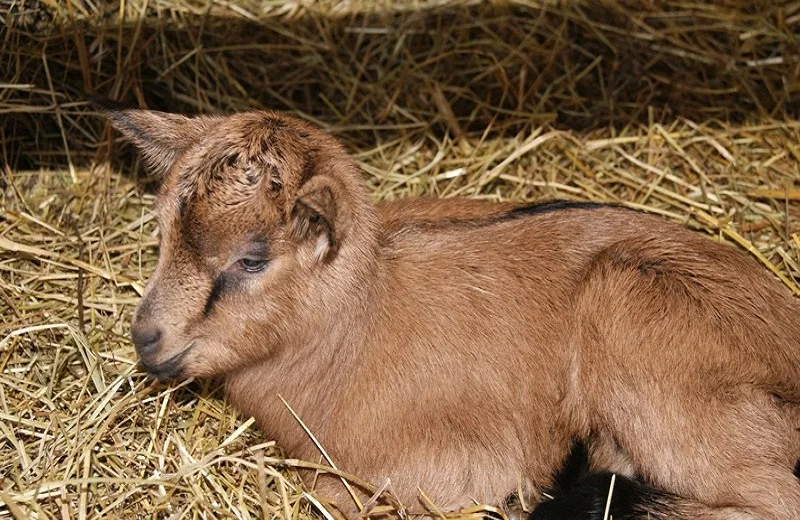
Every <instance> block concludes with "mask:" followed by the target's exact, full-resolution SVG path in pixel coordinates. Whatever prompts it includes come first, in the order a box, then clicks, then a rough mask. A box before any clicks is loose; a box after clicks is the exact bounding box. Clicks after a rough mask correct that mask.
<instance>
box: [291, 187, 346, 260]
mask: <svg viewBox="0 0 800 520" xmlns="http://www.w3.org/2000/svg"><path fill="white" fill-rule="evenodd" d="M344 198H345V194H344V186H343V185H342V183H341V182H340V181H338V180H336V179H333V178H331V177H328V176H327V175H317V176H315V177H312V178H311V179H310V180H309V181H308V182H306V183H305V184H304V185H303V186H302V187H301V188H300V190H299V192H298V194H297V198H296V199H295V202H294V205H293V207H292V219H291V221H292V223H291V226H292V235H293V236H294V237H295V238H296V239H298V240H307V241H313V243H314V244H315V245H314V257H315V260H317V261H330V260H332V259H333V257H334V256H335V255H336V252H337V251H338V250H339V246H340V244H341V241H342V239H343V238H344V236H345V234H346V231H347V222H346V218H345V211H344V210H345V208H344V207H343V204H345V200H344Z"/></svg>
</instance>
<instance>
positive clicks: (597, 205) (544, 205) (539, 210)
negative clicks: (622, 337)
mask: <svg viewBox="0 0 800 520" xmlns="http://www.w3.org/2000/svg"><path fill="white" fill-rule="evenodd" d="M620 207H623V206H620V205H618V204H611V203H603V202H589V201H577V202H576V201H570V200H549V201H547V202H535V203H533V204H528V205H525V206H520V207H518V208H514V209H512V210H511V211H509V212H508V213H504V214H502V215H498V216H497V217H496V220H501V221H502V220H513V219H516V218H522V217H528V216H531V215H541V214H543V213H553V212H556V211H565V210H570V209H602V208H620Z"/></svg>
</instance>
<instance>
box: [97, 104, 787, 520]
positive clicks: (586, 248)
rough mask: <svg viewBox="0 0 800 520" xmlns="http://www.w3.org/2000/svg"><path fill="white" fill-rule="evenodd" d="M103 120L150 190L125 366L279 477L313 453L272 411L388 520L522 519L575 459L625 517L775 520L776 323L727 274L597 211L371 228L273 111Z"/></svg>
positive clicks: (437, 209)
mask: <svg viewBox="0 0 800 520" xmlns="http://www.w3.org/2000/svg"><path fill="white" fill-rule="evenodd" d="M110 118H111V121H112V123H113V124H114V125H115V126H116V127H117V128H118V129H119V130H120V131H121V132H122V133H123V134H125V135H126V136H127V137H128V138H129V139H131V140H132V141H133V142H135V143H136V144H137V145H138V146H140V147H141V148H142V150H143V152H144V155H145V156H146V157H147V158H148V160H149V161H150V162H151V164H152V165H153V167H154V168H155V169H156V170H157V171H159V172H161V174H162V175H163V185H162V188H161V193H160V195H159V198H158V208H157V215H158V220H159V224H160V230H161V252H160V257H159V261H158V265H157V267H156V269H155V272H154V273H153V275H152V278H151V279H150V282H149V283H148V285H147V289H146V291H145V294H144V297H143V299H142V302H141V305H140V306H139V308H138V309H137V312H136V316H135V320H134V323H133V330H134V338H146V339H148V340H151V341H150V342H145V341H144V340H142V342H141V344H138V345H137V349H138V350H139V352H140V355H141V360H142V365H143V366H144V367H145V369H146V370H148V371H149V372H151V373H152V374H154V375H155V376H156V377H161V378H171V377H186V376H200V377H209V376H220V377H223V378H224V380H225V387H226V390H227V394H228V396H229V398H230V400H231V401H232V402H233V403H234V404H235V405H236V406H237V407H238V408H239V410H241V411H242V413H244V414H246V415H253V416H254V417H255V418H256V419H257V421H258V424H259V425H260V426H261V427H262V428H263V430H264V431H265V432H266V433H267V434H268V435H269V436H270V437H272V438H274V439H276V440H277V441H278V442H279V443H280V444H281V445H282V446H284V447H285V448H286V449H287V450H288V453H289V454H290V455H292V456H296V457H302V458H308V459H316V458H317V457H318V452H317V449H316V448H315V447H314V445H313V444H312V443H311V442H310V441H309V439H308V437H307V436H306V434H305V433H304V432H303V430H302V429H301V428H300V426H299V425H298V424H297V421H296V420H295V419H294V418H293V417H292V416H291V414H290V413H289V412H288V411H287V409H286V407H285V406H284V404H283V403H282V402H281V400H280V399H279V396H282V397H283V398H285V399H286V401H287V402H288V403H289V404H290V405H291V406H292V407H293V409H294V410H295V411H296V412H297V413H298V414H299V416H300V417H301V418H302V420H303V421H304V422H305V424H306V425H307V426H308V427H309V428H310V429H311V431H312V432H313V433H314V434H315V435H316V437H317V438H318V439H319V441H320V442H321V444H322V445H323V446H324V447H325V449H326V450H327V451H328V453H329V454H330V455H331V457H332V459H333V460H334V461H335V462H336V464H337V465H338V466H339V467H340V468H341V469H343V470H345V471H348V472H351V473H354V474H357V475H359V476H361V477H363V478H366V479H368V480H370V481H373V482H375V483H379V484H380V483H382V482H384V481H385V479H386V478H387V477H388V478H390V479H391V490H392V491H394V493H395V494H396V495H397V497H398V498H399V499H400V500H401V501H402V502H403V503H404V504H405V505H407V506H409V507H410V509H412V510H419V509H420V502H419V499H418V489H422V490H424V491H425V493H426V494H427V495H428V496H429V497H430V498H431V499H432V500H433V501H434V502H435V503H437V504H438V505H439V506H440V507H443V508H448V509H449V508H457V507H460V506H465V505H468V504H471V503H473V501H478V502H482V503H496V504H500V503H503V502H504V500H505V499H506V498H507V497H508V496H509V495H510V494H512V493H513V492H515V491H516V490H518V489H519V486H518V484H519V483H520V482H522V484H523V492H525V493H526V494H528V495H529V497H528V499H529V500H533V501H540V500H541V499H542V495H541V492H542V490H544V489H547V488H548V487H549V486H550V485H551V484H553V480H554V476H555V475H556V473H557V472H558V469H559V467H560V466H561V464H562V462H563V460H564V459H565V457H566V456H567V454H568V453H569V451H570V448H571V446H573V444H574V442H575V441H576V440H577V441H581V442H586V443H587V444H588V445H589V446H590V448H589V457H590V460H591V464H592V468H593V469H594V470H596V471H598V472H603V471H616V472H619V474H620V475H621V476H623V477H631V478H633V477H634V476H636V477H637V478H640V479H641V481H642V482H644V483H646V486H652V488H650V487H644V488H641V489H634V490H633V491H631V493H633V495H631V496H635V497H639V499H637V500H638V501H639V502H638V505H636V507H638V508H640V509H641V508H643V507H644V508H645V509H648V508H649V510H648V511H647V512H641V511H640V510H637V511H640V512H634V513H624V512H620V513H619V514H620V515H622V514H626V515H627V516H625V518H646V514H647V513H648V512H649V514H650V515H652V516H651V517H653V518H662V517H669V518H687V519H688V518H692V519H708V520H711V519H719V520H722V519H729V520H733V519H744V518H761V519H784V518H800V485H799V484H798V480H797V478H796V477H795V475H794V474H793V470H794V468H795V464H796V461H797V458H798V455H799V454H800V436H799V435H798V426H800V420H798V418H799V417H800V405H799V403H800V312H798V311H800V304H798V301H797V300H795V299H794V298H793V297H792V296H791V294H790V293H789V291H788V290H787V289H786V288H785V287H783V286H781V285H780V284H779V283H777V282H776V281H775V280H774V279H773V278H772V277H771V276H770V275H769V274H767V273H766V272H765V271H764V270H763V269H762V268H761V267H760V266H759V265H757V263H756V262H754V261H753V260H751V259H750V258H749V257H746V256H745V255H743V254H742V253H740V252H739V251H737V250H735V249H733V248H731V247H728V246H726V245H722V244H719V243H716V242H714V241H712V240H709V239H708V238H705V237H701V236H698V235H696V234H693V233H691V232H689V231H687V230H685V229H684V228H682V227H680V226H678V225H673V224H670V223H668V222H666V221H664V220H662V219H661V218H658V217H654V216H648V215H646V214H642V213H638V212H633V211H630V210H626V209H623V208H617V207H610V206H603V205H595V204H588V205H587V204H584V205H577V206H576V205H571V204H557V205H551V206H547V207H540V208H539V210H536V209H535V208H534V209H531V208H528V209H520V208H518V207H516V206H514V205H511V204H496V205H495V204H490V203H484V202H477V201H468V200H427V199H417V200H407V201H396V202H389V203H383V204H378V205H374V204H373V203H372V202H371V201H370V198H369V193H368V191H367V189H366V188H365V186H364V184H363V182H362V180H361V174H360V172H359V171H358V169H357V168H356V167H355V165H354V164H353V162H352V161H351V160H350V159H349V158H348V156H347V155H346V154H345V152H344V151H343V149H342V147H341V146H340V145H339V144H338V143H337V142H336V141H335V140H333V139H332V138H331V137H329V136H327V135H325V134H323V133H322V132H319V131H318V130H315V129H314V128H311V127H310V126H308V125H306V124H304V123H302V122H300V121H297V120H295V119H292V118H290V117H287V116H284V115H280V114H276V113H271V112H256V113H245V114H238V115H233V116H230V117H217V118H210V117H204V118H199V119H190V118H185V117H181V116H175V115H169V114H162V113H158V112H149V111H139V110H117V111H112V112H111V113H110ZM243 258H245V259H247V260H246V262H245V263H246V264H247V265H250V266H255V267H254V269H255V268H259V267H260V268H261V269H260V270H258V271H257V272H252V273H251V272H247V270H246V269H245V263H242V262H241V261H240V260H241V259H243ZM154 337H155V338H157V345H153V344H152V338H154ZM588 478H589V479H590V480H589V481H588V484H586V486H584V488H583V491H581V493H583V494H584V495H586V493H589V495H588V496H593V495H591V493H594V492H595V491H596V490H597V489H598V482H601V483H602V479H603V478H605V477H604V476H603V474H602V473H600V474H598V475H594V476H590V477H588ZM591 479H594V480H591ZM618 482H620V483H621V484H620V485H621V486H622V488H624V490H629V491H630V488H631V487H632V486H634V485H645V484H637V481H636V480H626V479H621V480H619V481H618ZM320 485H321V486H322V488H323V492H324V493H327V494H328V495H329V496H332V497H333V498H334V499H336V500H337V501H338V504H339V506H340V507H341V509H342V510H343V511H345V512H346V513H347V514H354V513H355V510H354V509H353V503H352V501H351V500H350V499H349V498H348V495H347V494H346V493H345V492H344V489H343V487H342V485H341V483H340V482H338V481H337V480H336V479H333V478H323V479H322V480H321V481H320ZM586 489H589V490H590V491H589V492H587V491H586ZM655 489H658V490H661V491H658V492H656V491H655ZM591 490H595V491H591ZM642 490H644V491H642ZM637 493H638V494H637ZM648 494H649V495H648ZM647 496H651V498H652V497H656V498H654V499H647ZM647 500H650V502H649V505H648V502H647ZM643 504H644V505H643ZM543 507H547V505H545V506H543ZM628 509H629V510H633V509H635V508H634V505H631V506H630V507H629V508H628ZM564 514H567V513H564ZM542 518H554V517H553V516H552V515H550V516H546V517H545V516H542Z"/></svg>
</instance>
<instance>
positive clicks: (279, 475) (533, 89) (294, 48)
mask: <svg viewBox="0 0 800 520" xmlns="http://www.w3.org/2000/svg"><path fill="white" fill-rule="evenodd" d="M594 4H595V3H594V2H588V1H587V2H572V3H560V2H554V1H542V2H534V1H530V2H525V1H516V2H511V1H509V2H502V3H498V4H493V5H488V6H487V5H485V4H484V3H481V2H471V3H465V2H452V1H445V0H440V1H421V0H420V1H415V2H389V1H382V2H363V1H342V0H339V1H332V0H329V1H324V2H318V3H313V4H312V3H309V2H256V1H254V0H240V1H223V0H216V1H208V2H205V1H204V2H201V1H199V0H198V1H190V0H149V1H144V0H135V1H124V2H121V3H118V4H113V3H112V4H106V3H104V2H94V1H92V0H71V1H69V0H68V1H67V2H64V3H53V2H44V1H39V0H14V1H12V0H0V28H1V29H0V31H2V32H0V36H1V37H0V40H2V42H3V45H2V46H0V71H2V74H0V81H2V83H1V84H0V157H2V163H1V164H2V165H3V168H2V178H1V179H0V188H2V191H0V193H2V195H0V197H2V198H0V204H2V209H3V211H2V218H0V338H1V339H0V518H28V517H34V518H79V519H84V518H113V517H125V518H184V517H186V518H195V517H199V518H225V517H234V518H262V517H263V518H271V517H273V516H281V517H292V518H295V517H302V518H306V517H307V516H308V515H309V514H319V508H317V507H316V506H315V505H314V504H313V500H314V498H313V495H311V494H307V493H306V490H304V489H302V488H301V487H300V485H299V481H298V479H297V477H296V474H295V473H294V471H293V466H295V465H296V463H295V462H294V461H288V462H287V461H283V460H282V459H280V457H281V453H280V450H279V447H276V446H274V445H273V444H272V443H270V442H268V441H269V440H268V439H265V438H263V437H262V436H261V434H260V433H259V432H258V430H257V429H256V428H255V427H254V426H253V425H252V421H249V420H247V418H239V417H237V416H236V414H235V413H234V411H233V410H232V409H231V408H230V407H229V406H228V405H227V404H226V403H225V402H224V400H222V399H221V396H220V394H219V392H218V389H217V388H216V385H215V383H213V382H195V381H191V382H186V383H183V384H180V385H173V386H165V385H157V384H154V383H152V382H151V381H149V380H148V379H147V378H146V377H145V376H143V375H142V374H140V373H139V372H138V371H137V370H136V368H135V362H136V360H135V355H134V353H133V349H132V347H131V345H130V342H129V340H128V338H127V335H128V322H129V319H130V315H131V311H132V309H133V307H134V305H135V303H136V301H137V299H138V296H139V294H141V290H142V286H143V284H144V282H145V280H146V279H147V276H148V273H149V272H150V271H151V270H152V268H153V265H154V262H155V258H156V250H155V245H156V241H155V239H154V232H155V225H154V222H153V219H152V216H151V213H150V208H151V205H152V202H153V196H152V189H151V186H148V183H147V182H146V179H144V178H143V176H142V175H141V172H140V170H139V168H138V166H137V164H138V163H137V160H136V158H135V155H134V154H132V153H131V150H130V149H129V148H127V147H126V146H124V145H121V144H119V143H117V142H114V141H113V139H112V138H113V137H114V136H113V135H112V134H111V132H110V131H109V129H108V128H107V127H106V126H105V124H104V123H103V122H102V120H101V119H100V118H98V117H96V114H94V113H93V112H92V111H91V110H90V109H89V107H88V106H87V105H86V104H85V102H84V98H83V96H84V93H86V92H92V93H99V94H102V95H106V96H110V97H113V98H117V99H124V100H127V101H130V102H131V103H132V104H138V105H140V106H147V107H150V108H158V109H165V110H171V111H181V112H186V113H196V112H229V111H238V110H245V109H251V108H262V107H270V108H277V109H282V110H288V111H290V112H293V113H295V114H297V115H299V116H300V117H304V118H306V119H308V120H311V121H313V122H314V123H316V124H319V125H321V126H323V127H325V128H326V129H328V130H329V131H330V132H332V133H334V134H335V135H337V136H338V137H339V138H340V139H342V140H343V142H344V143H345V144H346V145H347V146H348V148H349V149H350V150H351V151H352V152H353V154H354V155H355V157H356V159H357V161H358V162H359V164H360V165H361V166H362V167H363V169H364V172H365V178H366V180H367V182H369V183H370V185H371V186H372V187H373V188H374V191H375V196H376V198H394V197H402V196H408V195H417V194H423V193H432V194H437V195H441V196H455V195H464V196H473V197H484V198H489V199H515V200H534V199H541V198H554V197H558V198H567V199H581V200H597V201H615V202H621V203H624V204H627V205H629V206H632V207H636V208H640V209H643V210H646V211H650V212H654V213H657V214H661V215H663V216H665V217H666V218H668V219H672V220H676V221H680V222H684V223H686V224H687V225H689V226H691V227H693V228H696V229H697V230H698V231H700V232H706V233H709V234H711V235H714V236H718V237H720V238H721V239H723V240H726V241H730V242H733V243H735V244H737V245H738V246H739V247H741V248H743V249H746V250H747V251H749V252H750V254H752V255H753V256H754V257H756V258H757V259H758V260H759V261H760V262H761V263H762V264H763V265H764V266H765V268H766V269H770V270H771V271H772V272H773V273H774V274H775V276H776V277H778V278H780V280H781V281H782V283H784V284H785V285H787V286H788V287H790V288H791V289H792V290H793V291H794V292H795V293H796V294H800V121H798V117H797V116H798V110H800V36H798V35H799V34H800V3H797V2H773V1H763V2H752V3H748V5H747V6H746V7H743V6H742V5H741V4H743V3H742V2H738V1H720V2H714V3H713V4H712V3H708V4H697V5H695V4H693V3H691V2H688V3H687V2H684V3H680V4H678V5H677V6H675V7H670V6H669V5H668V4H673V5H675V4H674V3H671V2H666V1H661V0H654V1H652V2H647V3H643V2H642V3H639V2H624V1H623V2H604V3H603V5H602V6H599V5H594ZM120 172H122V173H120ZM314 462H316V461H314ZM321 498H322V497H320V499H321ZM476 514H477V513H476V512H475V511H467V512H462V513H460V514H459V515H460V516H461V517H463V518H466V517H470V516H473V517H474V516H476Z"/></svg>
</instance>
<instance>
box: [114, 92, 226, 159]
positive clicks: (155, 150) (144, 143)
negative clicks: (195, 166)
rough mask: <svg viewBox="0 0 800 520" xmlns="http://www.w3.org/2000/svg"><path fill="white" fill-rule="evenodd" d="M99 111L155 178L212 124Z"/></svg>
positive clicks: (151, 112) (208, 120)
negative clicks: (134, 150)
mask: <svg viewBox="0 0 800 520" xmlns="http://www.w3.org/2000/svg"><path fill="white" fill-rule="evenodd" d="M101 110H102V111H103V113H104V114H105V115H106V117H107V118H108V120H109V122H111V126H113V127H114V128H116V129H117V130H119V131H120V132H121V133H122V135H124V136H125V138H126V139H128V140H129V141H130V142H132V143H133V144H135V145H136V147H137V148H138V149H139V150H140V151H141V152H142V155H143V156H144V159H145V160H146V161H147V164H148V166H149V167H150V168H151V170H152V171H153V173H155V174H156V175H164V174H165V173H166V172H167V171H169V169H170V167H171V166H172V165H173V164H174V163H175V161H176V160H177V159H178V157H180V155H181V154H182V153H183V152H184V151H186V149H187V148H189V147H190V146H191V145H192V144H193V143H195V142H197V140H198V139H200V137H201V136H202V135H203V133H204V132H205V131H206V130H207V129H208V127H209V126H210V123H211V121H212V119H211V118H209V117H195V118H190V117H186V116H182V115H179V114H168V113H166V112H157V111H155V110H137V109H124V110H123V109H119V108H116V107H111V106H109V105H102V106H101Z"/></svg>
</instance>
